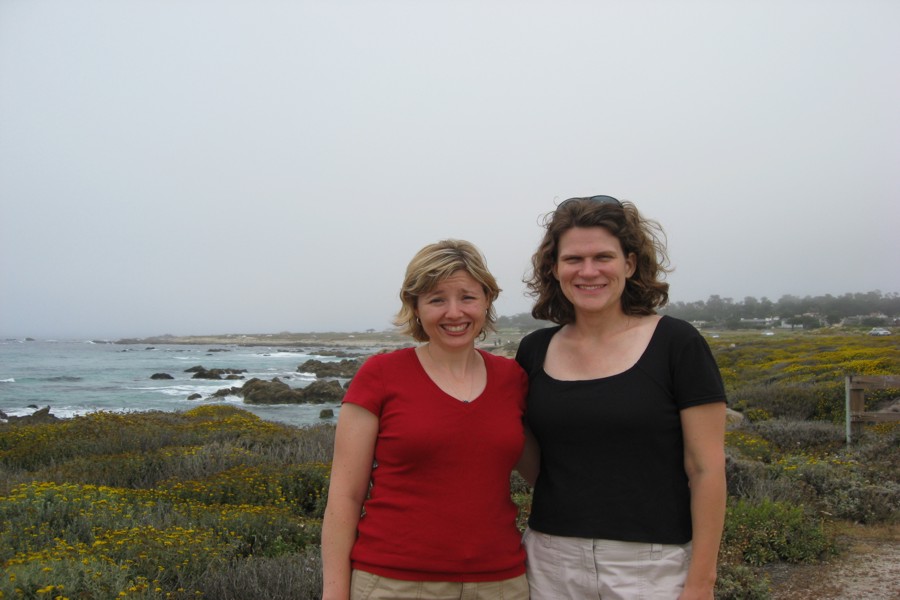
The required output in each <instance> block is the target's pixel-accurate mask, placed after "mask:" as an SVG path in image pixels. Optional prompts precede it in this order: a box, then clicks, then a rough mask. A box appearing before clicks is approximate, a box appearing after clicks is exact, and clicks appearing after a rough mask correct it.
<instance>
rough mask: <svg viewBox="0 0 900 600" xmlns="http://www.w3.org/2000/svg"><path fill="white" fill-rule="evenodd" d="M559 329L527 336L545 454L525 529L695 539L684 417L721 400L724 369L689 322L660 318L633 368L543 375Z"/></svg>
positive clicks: (533, 403)
mask: <svg viewBox="0 0 900 600" xmlns="http://www.w3.org/2000/svg"><path fill="white" fill-rule="evenodd" d="M560 329H561V327H549V328H546V329H541V330H538V331H535V332H532V333H530V334H529V335H527V336H526V337H525V338H524V339H523V340H522V342H521V343H520V345H519V351H518V353H517V355H516V360H517V361H518V362H519V364H520V365H522V367H523V368H524V369H525V371H526V372H527V373H528V375H529V382H530V387H529V392H528V398H527V415H526V420H527V423H528V425H529V427H530V428H531V431H532V432H533V433H534V435H535V437H536V438H537V441H538V444H539V445H540V448H541V465H540V474H539V475H538V479H537V482H536V484H535V489H534V496H533V501H532V511H531V517H530V519H529V522H528V524H529V526H530V527H531V528H532V529H535V530H537V531H541V532H544V533H549V534H552V535H561V536H573V537H584V538H595V539H610V540H622V541H635V542H650V543H660V544H684V543H687V542H688V541H690V539H691V514H690V491H689V488H688V479H687V474H686V473H685V470H684V444H683V438H682V430H681V420H680V412H681V411H682V410H684V409H686V408H690V407H692V406H698V405H701V404H707V403H712V402H724V401H725V391H724V387H723V385H722V378H721V376H720V374H719V369H718V366H717V365H716V362H715V359H714V358H713V356H712V352H711V351H710V349H709V345H708V344H707V343H706V340H705V339H704V338H703V336H702V335H700V333H699V332H698V331H697V330H696V329H695V328H694V327H693V326H692V325H691V324H689V323H687V322H685V321H682V320H680V319H675V318H672V317H668V316H663V317H662V318H661V319H660V320H659V322H658V323H657V325H656V329H655V331H654V333H653V335H652V337H651V339H650V342H649V344H648V346H647V348H646V350H645V351H644V353H643V354H642V355H641V357H640V358H639V359H638V361H637V363H635V365H634V366H632V367H631V368H630V369H628V370H626V371H624V372H622V373H619V374H616V375H612V376H610V377H603V378H600V379H593V380H582V381H560V380H556V379H553V378H552V377H550V376H549V375H547V373H546V372H544V368H543V365H544V357H545V356H546V354H547V347H548V345H549V343H550V339H551V338H552V337H553V336H554V335H555V334H556V333H557V332H558V331H559V330H560Z"/></svg>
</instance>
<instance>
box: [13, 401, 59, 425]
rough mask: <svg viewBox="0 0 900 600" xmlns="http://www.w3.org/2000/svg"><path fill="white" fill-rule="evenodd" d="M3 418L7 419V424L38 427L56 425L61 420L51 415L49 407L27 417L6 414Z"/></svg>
mask: <svg viewBox="0 0 900 600" xmlns="http://www.w3.org/2000/svg"><path fill="white" fill-rule="evenodd" d="M30 407H34V405H31V406H30ZM34 408H37V407H34ZM3 418H4V419H6V422H7V423H8V424H10V425H38V424H43V423H56V422H57V421H60V420H61V419H60V418H59V417H57V416H56V415H53V414H51V413H50V407H49V406H45V407H44V408H40V409H38V410H36V411H34V413H32V414H30V415H28V416H27V417H10V416H8V415H6V414H3Z"/></svg>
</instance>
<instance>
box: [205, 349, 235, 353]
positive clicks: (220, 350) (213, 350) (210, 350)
mask: <svg viewBox="0 0 900 600" xmlns="http://www.w3.org/2000/svg"><path fill="white" fill-rule="evenodd" d="M207 352H231V350H229V349H228V348H210V349H209V350H207Z"/></svg>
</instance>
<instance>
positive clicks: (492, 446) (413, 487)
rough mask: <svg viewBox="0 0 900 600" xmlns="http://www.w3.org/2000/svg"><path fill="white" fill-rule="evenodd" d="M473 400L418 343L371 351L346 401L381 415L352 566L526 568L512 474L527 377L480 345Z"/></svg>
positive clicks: (439, 575)
mask: <svg viewBox="0 0 900 600" xmlns="http://www.w3.org/2000/svg"><path fill="white" fill-rule="evenodd" d="M480 353H481V356H482V357H483V358H484V363H485V367H486V368H487V385H486V386H485V389H484V391H483V392H482V393H481V395H479V396H478V397H477V398H475V399H474V400H473V401H472V402H461V401H459V400H457V399H456V398H453V397H452V396H450V395H448V394H446V393H445V392H444V391H442V390H441V389H440V388H439V387H438V386H437V385H436V384H435V383H434V382H433V381H432V380H431V378H429V377H428V375H427V374H426V373H425V370H424V369H423V368H422V365H421V363H420V362H419V359H418V357H417V356H416V353H415V350H414V349H413V348H406V349H403V350H398V351H395V352H391V353H388V354H378V355H375V356H373V357H371V358H369V359H368V360H367V361H366V362H365V364H363V366H362V368H360V370H359V372H358V373H357V374H356V376H355V377H354V378H353V381H352V382H351V384H350V388H349V389H348V390H347V394H346V396H345V397H344V402H349V403H351V404H356V405H359V406H361V407H363V408H365V409H367V410H369V411H370V412H372V413H373V414H375V415H376V416H377V417H378V419H379V430H378V437H377V440H376V443H375V465H374V467H373V469H372V487H371V490H370V493H369V497H368V499H367V500H366V501H365V503H364V505H363V516H362V518H361V519H360V522H359V527H358V537H357V540H356V542H355V544H354V546H353V550H352V552H351V555H350V557H351V561H352V566H353V568H354V569H360V570H363V571H367V572H369V573H374V574H376V575H381V576H383V577H390V578H393V579H404V580H415V581H472V582H476V581H498V580H503V579H510V578H513V577H517V576H519V575H521V574H522V573H524V572H525V551H524V549H523V548H522V545H521V536H520V534H519V531H518V529H517V528H516V515H517V512H518V511H517V508H516V506H515V504H514V503H513V502H512V500H511V499H510V487H509V476H510V472H511V470H512V469H513V467H514V466H515V464H516V462H517V461H518V459H519V456H520V455H521V453H522V447H523V445H524V440H525V438H524V433H523V427H522V415H523V412H524V408H525V394H526V391H527V385H528V383H527V377H526V375H525V373H524V371H523V370H522V369H521V367H519V365H518V364H516V362H515V361H513V360H510V359H508V358H503V357H499V356H495V355H493V354H490V353H487V352H481V351H480Z"/></svg>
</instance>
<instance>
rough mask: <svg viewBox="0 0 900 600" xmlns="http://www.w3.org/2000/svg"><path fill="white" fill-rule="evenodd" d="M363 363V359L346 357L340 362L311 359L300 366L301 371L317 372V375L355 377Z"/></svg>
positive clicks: (320, 376) (298, 369)
mask: <svg viewBox="0 0 900 600" xmlns="http://www.w3.org/2000/svg"><path fill="white" fill-rule="evenodd" d="M361 365H362V361H361V360H359V359H356V358H344V359H341V360H340V361H339V362H322V361H321V360H315V359H313V358H311V359H309V360H308V361H306V362H305V363H303V364H302V365H300V366H299V367H297V371H299V372H301V373H315V375H316V377H318V378H320V379H321V378H323V377H353V376H354V375H356V372H357V371H358V370H359V367H360V366H361Z"/></svg>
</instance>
